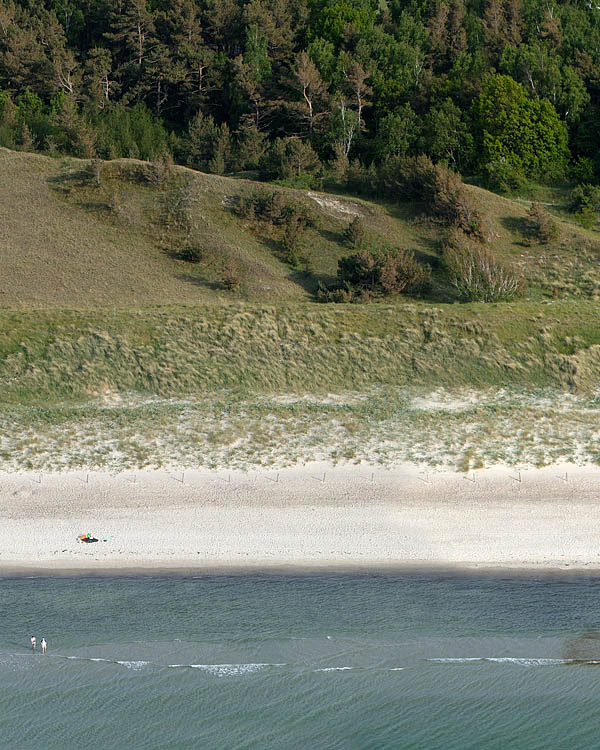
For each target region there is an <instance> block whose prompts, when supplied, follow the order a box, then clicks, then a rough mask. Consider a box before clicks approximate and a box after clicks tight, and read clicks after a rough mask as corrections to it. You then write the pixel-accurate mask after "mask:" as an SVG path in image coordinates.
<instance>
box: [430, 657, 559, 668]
mask: <svg viewBox="0 0 600 750" xmlns="http://www.w3.org/2000/svg"><path fill="white" fill-rule="evenodd" d="M427 661H434V662H438V663H440V664H463V663H465V664H466V663H469V662H478V661H479V662H491V663H494V664H518V665H519V666H522V667H552V666H555V665H557V664H570V663H571V662H572V659H540V658H537V657H521V656H457V657H445V658H439V659H427Z"/></svg>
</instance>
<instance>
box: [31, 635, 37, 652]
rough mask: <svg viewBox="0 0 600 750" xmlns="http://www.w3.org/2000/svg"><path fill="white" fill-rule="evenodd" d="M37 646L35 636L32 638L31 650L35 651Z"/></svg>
mask: <svg viewBox="0 0 600 750" xmlns="http://www.w3.org/2000/svg"><path fill="white" fill-rule="evenodd" d="M36 646H37V641H36V639H35V635H32V636H31V650H32V651H35V647H36Z"/></svg>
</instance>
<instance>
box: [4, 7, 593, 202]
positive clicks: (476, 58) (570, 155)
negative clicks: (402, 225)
mask: <svg viewBox="0 0 600 750" xmlns="http://www.w3.org/2000/svg"><path fill="white" fill-rule="evenodd" d="M599 144H600V4H598V3H597V2H595V0H594V1H592V2H590V1H589V0H295V2H293V3H289V2H287V1H286V0H0V145H3V146H7V147H11V148H23V149H27V150H42V151H47V152H52V151H56V152H60V153H69V154H73V155H77V156H82V157H93V156H98V157H100V158H114V157H121V156H125V157H138V158H141V159H156V158H157V157H159V156H160V155H161V154H165V153H169V154H171V155H172V157H173V158H174V159H175V161H176V162H178V163H181V164H187V165H189V166H192V167H194V168H197V169H201V170H204V171H209V172H214V173H219V174H224V173H229V172H238V171H243V170H255V171H258V172H259V173H260V174H261V176H263V177H264V178H267V179H284V180H288V181H291V182H294V181H295V182H296V184H298V183H300V184H305V185H310V184H311V182H312V181H315V180H317V179H319V178H321V179H322V177H323V175H334V176H335V175H342V174H346V173H347V172H348V170H349V169H352V165H354V167H355V168H356V165H359V164H360V165H362V166H361V168H363V169H366V168H371V169H374V166H373V165H377V164H378V163H382V162H386V161H389V160H390V159H391V158H393V157H398V156H417V155H420V154H424V155H426V156H428V157H429V158H430V159H431V160H432V161H433V162H442V163H444V164H446V165H447V166H448V167H450V168H452V169H454V170H456V171H459V172H461V173H462V174H466V175H471V176H474V175H478V176H481V177H482V178H484V179H486V180H487V184H488V185H490V186H491V187H495V188H499V189H503V188H504V189H506V188H510V187H513V186H518V185H519V183H520V182H521V181H523V180H525V179H528V178H529V179H544V180H556V179H564V178H565V177H569V178H572V179H574V180H575V181H577V182H585V183H592V182H597V181H598V178H599V177H600V155H599V154H600V149H599V148H598V146H599Z"/></svg>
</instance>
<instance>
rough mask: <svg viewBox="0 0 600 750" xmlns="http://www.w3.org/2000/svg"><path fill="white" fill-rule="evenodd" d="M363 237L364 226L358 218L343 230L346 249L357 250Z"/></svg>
mask: <svg viewBox="0 0 600 750" xmlns="http://www.w3.org/2000/svg"><path fill="white" fill-rule="evenodd" d="M364 237H365V225H364V224H363V222H362V219H361V218H360V217H359V216H355V217H354V219H352V221H351V222H350V223H349V224H348V226H347V227H346V229H345V230H344V244H345V245H346V246H347V247H351V248H359V247H360V246H361V244H362V242H363V239H364Z"/></svg>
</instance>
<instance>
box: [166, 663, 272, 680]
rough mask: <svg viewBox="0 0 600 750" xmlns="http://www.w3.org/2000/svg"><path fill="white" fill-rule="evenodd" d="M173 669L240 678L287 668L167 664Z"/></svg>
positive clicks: (265, 665) (244, 665) (258, 665)
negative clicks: (193, 670)
mask: <svg viewBox="0 0 600 750" xmlns="http://www.w3.org/2000/svg"><path fill="white" fill-rule="evenodd" d="M167 666H168V667H170V668H171V669H201V670H203V671H204V672H208V673H209V674H211V675H213V676H215V677H238V676H240V675H245V674H254V673H255V672H260V671H261V670H263V669H267V667H285V666H286V665H285V664H262V663H260V664H167Z"/></svg>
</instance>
